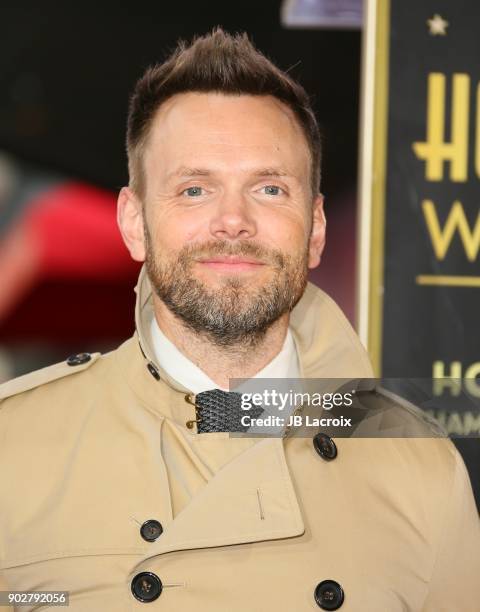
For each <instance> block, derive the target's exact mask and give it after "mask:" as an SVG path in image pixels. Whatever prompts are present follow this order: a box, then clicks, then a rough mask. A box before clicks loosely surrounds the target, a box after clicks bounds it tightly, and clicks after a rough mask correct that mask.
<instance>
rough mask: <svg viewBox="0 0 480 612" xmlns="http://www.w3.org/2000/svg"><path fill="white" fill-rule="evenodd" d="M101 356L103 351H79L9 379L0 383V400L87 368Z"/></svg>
mask: <svg viewBox="0 0 480 612" xmlns="http://www.w3.org/2000/svg"><path fill="white" fill-rule="evenodd" d="M100 356H101V353H78V354H77V355H71V356H70V357H69V358H68V359H66V360H65V361H61V362H60V363H55V364H53V365H51V366H47V367H46V368H41V369H40V370H35V371H34V372H30V373H29V374H24V375H23V376H19V377H18V378H14V379H12V380H9V381H7V382H5V383H3V384H2V385H0V402H1V401H2V400H4V399H6V398H7V397H12V396H13V395H17V394H18V393H23V392H24V391H30V390H31V389H34V388H35V387H39V386H41V385H44V384H46V383H49V382H52V381H53V380H57V379H59V378H63V377H65V376H70V375H71V374H76V373H77V372H81V371H82V370H86V369H87V368H89V367H90V366H91V365H92V364H94V363H95V361H97V359H98V358H99V357H100Z"/></svg>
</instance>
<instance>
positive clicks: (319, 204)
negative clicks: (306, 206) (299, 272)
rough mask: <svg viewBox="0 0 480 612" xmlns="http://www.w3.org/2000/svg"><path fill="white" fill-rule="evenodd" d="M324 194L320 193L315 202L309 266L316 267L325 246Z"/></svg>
mask: <svg viewBox="0 0 480 612" xmlns="http://www.w3.org/2000/svg"><path fill="white" fill-rule="evenodd" d="M323 201H324V199H323V195H322V194H321V193H320V194H318V196H317V197H316V198H315V200H314V202H313V221H312V232H311V234H310V242H309V250H308V267H309V268H316V267H317V266H318V264H319V263H320V259H321V256H322V253H323V249H324V248H325V229H326V226H327V221H326V219H325V213H324V211H323Z"/></svg>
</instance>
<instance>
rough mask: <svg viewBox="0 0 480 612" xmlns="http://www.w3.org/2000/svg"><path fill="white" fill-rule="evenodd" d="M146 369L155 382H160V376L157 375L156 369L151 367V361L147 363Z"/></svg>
mask: <svg viewBox="0 0 480 612" xmlns="http://www.w3.org/2000/svg"><path fill="white" fill-rule="evenodd" d="M147 368H148V371H149V372H150V374H151V375H152V376H153V378H155V380H160V374H159V373H158V370H157V368H156V367H155V366H154V365H153V363H152V362H151V361H149V362H148V363H147Z"/></svg>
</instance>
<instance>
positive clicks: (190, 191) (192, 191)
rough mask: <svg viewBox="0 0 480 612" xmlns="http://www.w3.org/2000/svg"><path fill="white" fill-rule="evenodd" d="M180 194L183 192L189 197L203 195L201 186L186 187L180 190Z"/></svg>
mask: <svg viewBox="0 0 480 612" xmlns="http://www.w3.org/2000/svg"><path fill="white" fill-rule="evenodd" d="M182 194H185V195H187V196H189V197H191V198H195V197H198V196H201V195H203V188H202V187H196V186H194V187H188V188H187V189H184V190H183V191H182Z"/></svg>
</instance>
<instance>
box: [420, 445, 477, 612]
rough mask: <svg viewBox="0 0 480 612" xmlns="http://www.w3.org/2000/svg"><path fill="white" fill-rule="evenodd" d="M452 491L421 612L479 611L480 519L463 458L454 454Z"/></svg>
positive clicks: (447, 502)
mask: <svg viewBox="0 0 480 612" xmlns="http://www.w3.org/2000/svg"><path fill="white" fill-rule="evenodd" d="M455 458H456V465H455V474H454V478H453V484H452V488H451V490H450V495H449V497H448V499H446V500H445V503H446V505H447V510H446V512H445V514H444V523H443V528H442V532H441V535H440V539H439V545H438V549H437V555H436V559H435V563H434V566H433V572H432V576H431V580H430V584H429V589H428V595H427V597H426V600H425V603H424V607H423V609H422V612H478V610H480V519H479V516H478V511H477V507H476V505H475V500H474V497H473V492H472V487H471V484H470V478H469V476H468V472H467V470H466V468H465V464H464V463H463V459H462V457H461V456H460V453H459V452H458V451H455Z"/></svg>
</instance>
